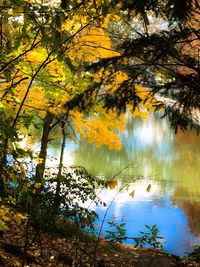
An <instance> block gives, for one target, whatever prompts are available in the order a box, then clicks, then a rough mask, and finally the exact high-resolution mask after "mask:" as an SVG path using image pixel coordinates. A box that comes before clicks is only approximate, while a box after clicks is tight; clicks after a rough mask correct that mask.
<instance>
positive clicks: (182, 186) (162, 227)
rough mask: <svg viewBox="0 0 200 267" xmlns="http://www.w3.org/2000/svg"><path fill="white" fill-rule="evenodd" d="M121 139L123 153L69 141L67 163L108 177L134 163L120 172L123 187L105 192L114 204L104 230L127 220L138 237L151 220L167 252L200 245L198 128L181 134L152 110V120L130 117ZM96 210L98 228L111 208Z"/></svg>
mask: <svg viewBox="0 0 200 267" xmlns="http://www.w3.org/2000/svg"><path fill="white" fill-rule="evenodd" d="M121 141H122V144H123V147H122V149H121V151H114V150H109V149H108V148H107V147H101V148H96V146H95V145H94V144H88V143H87V142H85V141H83V140H81V142H80V143H79V144H75V143H73V142H67V144H66V149H65V160H64V161H65V164H69V165H70V164H77V165H82V166H85V167H86V168H87V169H88V170H89V171H90V172H92V173H93V174H96V175H102V176H104V177H105V179H110V178H111V177H112V176H113V175H115V174H117V173H118V172H120V170H122V169H123V168H124V167H125V166H127V165H128V164H130V163H133V165H131V166H130V167H129V168H127V169H126V170H124V171H123V172H122V173H121V174H119V175H117V177H116V178H117V180H118V188H114V189H112V190H109V189H106V190H104V191H103V192H102V193H101V196H102V198H103V200H104V201H105V202H107V203H108V204H109V203H110V202H112V205H111V207H110V209H109V211H108V214H107V216H106V218H105V222H104V225H103V229H102V233H103V234H105V231H106V229H108V228H109V226H108V224H107V222H108V221H111V220H113V219H114V220H115V221H116V222H119V223H120V222H121V221H124V222H125V223H126V231H127V236H128V237H136V236H138V235H139V234H138V233H139V231H143V230H145V224H148V225H150V226H152V225H153V224H156V225H157V227H158V229H159V231H160V235H162V236H164V238H165V239H164V241H165V243H164V248H165V249H166V250H167V251H169V252H172V253H175V254H177V255H184V254H185V253H186V252H189V251H191V250H192V246H193V245H194V244H195V243H200V174H199V166H200V136H198V135H197V134H196V132H195V131H188V132H185V133H183V132H181V131H179V132H178V133H177V134H176V135H175V134H174V132H173V131H172V130H171V129H170V126H169V122H168V120H167V119H162V120H161V119H160V118H159V114H150V115H149V118H148V120H146V121H143V120H141V119H139V118H136V119H130V120H129V121H128V123H127V129H126V130H125V131H124V132H123V133H122V134H121ZM50 154H51V155H52V156H54V157H59V149H58V147H56V146H54V147H51V148H50ZM126 184H129V188H127V187H126V186H125V185H126ZM123 186H124V189H123V190H122V191H120V192H119V188H120V187H123ZM133 192H134V193H133ZM131 193H132V194H131ZM92 208H93V209H95V211H96V212H97V213H98V214H99V220H97V221H96V227H97V228H98V226H100V225H101V221H102V219H103V218H104V214H105V211H106V208H103V207H95V206H93V207H92Z"/></svg>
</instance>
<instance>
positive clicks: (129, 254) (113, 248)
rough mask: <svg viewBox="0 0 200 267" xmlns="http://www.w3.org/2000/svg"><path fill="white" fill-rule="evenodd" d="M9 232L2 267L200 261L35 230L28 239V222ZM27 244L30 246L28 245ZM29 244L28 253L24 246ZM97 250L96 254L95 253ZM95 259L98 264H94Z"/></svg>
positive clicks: (124, 266)
mask: <svg viewBox="0 0 200 267" xmlns="http://www.w3.org/2000/svg"><path fill="white" fill-rule="evenodd" d="M9 228H10V230H9V231H6V232H4V234H3V236H2V237H1V238H0V266H2V267H11V266H12V267H21V266H23V267H36V266H38V267H39V266H41V267H42V266H44V267H59V266H60V267H64V266H65V267H75V266H76V267H78V266H79V267H94V266H95V267H108V266H109V267H176V266H177V267H178V266H180V267H186V266H187V267H189V266H193V267H198V266H200V264H199V263H197V262H194V261H188V260H187V261H184V260H183V259H181V258H180V257H178V256H176V255H172V254H169V253H166V252H164V251H160V250H156V249H150V248H135V247H134V246H132V245H127V244H119V245H113V244H111V243H110V242H108V241H105V240H101V241H99V242H98V246H97V247H96V250H95V246H96V245H95V244H96V243H95V241H94V239H91V240H90V241H87V242H83V240H82V239H81V240H78V239H73V240H72V239H71V240H69V239H65V238H63V237H57V238H52V236H50V235H48V234H45V233H38V232H36V231H35V230H34V229H30V230H29V231H28V236H27V237H26V238H25V237H24V233H25V231H26V223H22V224H20V225H18V223H16V222H15V221H14V220H12V221H10V222H9ZM24 244H26V246H24ZM25 247H26V253H24V249H25ZM94 251H96V252H95V256H94ZM94 262H95V263H94Z"/></svg>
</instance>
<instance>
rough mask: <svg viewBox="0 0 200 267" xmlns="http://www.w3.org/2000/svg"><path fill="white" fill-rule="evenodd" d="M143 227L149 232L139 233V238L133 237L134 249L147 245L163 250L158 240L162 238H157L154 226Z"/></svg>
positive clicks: (156, 230)
mask: <svg viewBox="0 0 200 267" xmlns="http://www.w3.org/2000/svg"><path fill="white" fill-rule="evenodd" d="M145 227H146V228H147V229H148V230H149V231H148V232H143V231H141V232H140V233H141V234H142V236H141V237H134V238H133V240H134V241H135V243H136V244H135V247H143V246H145V245H149V246H151V247H153V248H156V249H163V243H162V242H161V241H160V239H163V236H158V232H159V230H158V228H157V226H156V224H154V225H153V226H152V227H150V226H149V225H147V224H146V225H145Z"/></svg>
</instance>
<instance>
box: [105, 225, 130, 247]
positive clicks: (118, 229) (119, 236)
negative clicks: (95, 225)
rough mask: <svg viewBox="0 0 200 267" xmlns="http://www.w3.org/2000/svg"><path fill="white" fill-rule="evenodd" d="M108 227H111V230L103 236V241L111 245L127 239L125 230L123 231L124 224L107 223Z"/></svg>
mask: <svg viewBox="0 0 200 267" xmlns="http://www.w3.org/2000/svg"><path fill="white" fill-rule="evenodd" d="M108 224H109V226H110V227H113V228H114V229H113V230H106V232H107V235H105V239H107V240H109V241H111V242H113V243H122V242H123V241H125V240H126V239H127V236H125V234H126V230H125V229H124V227H125V225H126V223H124V222H122V223H120V224H118V223H116V222H115V221H111V222H108Z"/></svg>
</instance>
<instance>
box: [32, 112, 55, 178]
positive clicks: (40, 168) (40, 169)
mask: <svg viewBox="0 0 200 267" xmlns="http://www.w3.org/2000/svg"><path fill="white" fill-rule="evenodd" d="M52 121H53V115H52V114H51V113H49V112H47V114H46V117H45V119H44V124H43V132H42V139H41V148H40V153H39V159H40V160H41V162H39V163H38V165H37V167H36V178H35V180H36V182H38V183H41V181H42V178H43V176H44V171H45V166H46V157H47V145H48V138H49V133H50V131H51V129H52V127H51V123H52Z"/></svg>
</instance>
